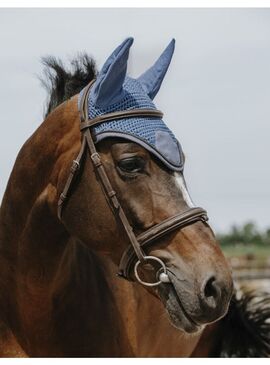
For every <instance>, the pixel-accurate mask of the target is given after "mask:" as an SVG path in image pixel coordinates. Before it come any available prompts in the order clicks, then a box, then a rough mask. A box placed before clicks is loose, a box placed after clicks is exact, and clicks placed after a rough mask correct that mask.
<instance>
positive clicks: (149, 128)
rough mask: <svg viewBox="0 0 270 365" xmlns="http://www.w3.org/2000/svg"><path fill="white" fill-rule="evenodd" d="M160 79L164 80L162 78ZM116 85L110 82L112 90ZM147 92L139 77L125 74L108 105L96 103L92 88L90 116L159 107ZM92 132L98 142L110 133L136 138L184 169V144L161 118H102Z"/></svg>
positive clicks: (173, 166)
mask: <svg viewBox="0 0 270 365" xmlns="http://www.w3.org/2000/svg"><path fill="white" fill-rule="evenodd" d="M167 67H168V66H167ZM166 70H167V69H166ZM98 77H99V76H98ZM97 80H98V79H97ZM159 82H160V84H161V82H162V80H161V81H159ZM94 85H95V84H94ZM113 88H114V85H111V89H112V93H113V92H114V91H113ZM148 94H149V93H147V92H146V91H145V88H144V87H143V84H142V83H141V82H140V81H139V80H138V79H133V78H131V77H128V76H126V77H125V78H124V81H123V84H122V87H121V92H119V94H116V95H114V98H113V102H109V103H108V104H109V105H107V103H103V104H102V106H99V105H96V104H98V103H96V100H95V96H94V92H93V88H92V90H91V92H90V93H89V99H88V106H89V110H88V117H89V119H93V118H95V117H97V116H100V115H103V114H107V113H111V112H116V111H123V110H132V109H156V107H155V105H154V103H153V101H152V99H151V98H150V97H149V96H148ZM92 134H93V137H94V139H95V143H98V142H100V141H102V140H103V139H105V138H109V137H118V138H119V137H120V138H124V139H127V140H130V141H133V142H136V143H138V144H139V145H141V146H143V147H144V148H146V149H147V150H148V151H150V152H151V153H153V154H154V155H155V156H156V157H158V158H159V159H160V160H161V161H162V162H163V163H164V164H165V165H166V166H167V167H168V168H169V169H171V170H174V171H181V170H182V169H183V153H182V150H181V146H180V144H179V142H178V141H177V139H176V137H175V136H174V134H173V133H172V131H171V130H170V129H169V128H168V127H167V126H166V124H165V123H164V121H163V120H162V119H160V118H157V117H132V118H123V119H118V120H112V121H108V122H103V123H101V124H99V125H97V126H95V127H92Z"/></svg>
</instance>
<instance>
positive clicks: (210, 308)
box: [158, 269, 233, 333]
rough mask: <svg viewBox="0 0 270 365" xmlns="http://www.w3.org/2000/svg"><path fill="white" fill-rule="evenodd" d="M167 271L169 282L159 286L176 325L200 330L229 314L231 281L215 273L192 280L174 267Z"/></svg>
mask: <svg viewBox="0 0 270 365" xmlns="http://www.w3.org/2000/svg"><path fill="white" fill-rule="evenodd" d="M167 274H168V277H169V280H170V283H164V284H161V285H159V287H158V293H159V296H160V298H161V301H162V302H163V304H164V306H165V308H166V310H167V312H168V314H169V317H170V320H171V322H172V324H173V325H174V326H175V327H177V328H178V329H181V330H183V331H185V332H187V333H193V332H198V331H199V330H201V329H202V328H204V326H205V325H206V324H209V323H212V322H215V321H217V320H219V319H221V318H222V317H223V316H225V315H226V313H227V310H228V306H229V303H230V299H231V296H232V291H233V286H232V282H231V281H230V280H226V279H225V280H223V279H222V278H221V277H219V276H218V275H216V276H215V275H214V274H211V275H209V274H208V276H207V277H206V278H204V280H201V281H198V280H190V279H188V278H184V277H181V275H179V273H176V272H175V270H171V269H167Z"/></svg>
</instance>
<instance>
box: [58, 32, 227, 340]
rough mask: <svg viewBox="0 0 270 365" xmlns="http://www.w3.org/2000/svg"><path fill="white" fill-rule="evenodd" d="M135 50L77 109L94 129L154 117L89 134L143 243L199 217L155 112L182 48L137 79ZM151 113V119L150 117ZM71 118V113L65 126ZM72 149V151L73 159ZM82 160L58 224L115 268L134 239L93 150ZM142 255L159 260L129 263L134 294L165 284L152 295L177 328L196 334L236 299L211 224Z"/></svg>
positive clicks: (170, 235) (181, 231) (178, 153)
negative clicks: (131, 68) (164, 227)
mask: <svg viewBox="0 0 270 365" xmlns="http://www.w3.org/2000/svg"><path fill="white" fill-rule="evenodd" d="M132 43H133V39H132V38H128V39H127V40H125V41H124V42H123V43H122V44H121V45H120V46H119V47H117V48H116V50H115V51H114V52H113V53H112V54H111V56H110V57H109V58H108V60H107V61H106V62H105V64H104V66H103V67H102V69H101V71H100V73H99V74H98V76H97V78H96V80H95V82H94V83H93V85H92V87H91V88H90V89H89V90H88V93H87V94H84V95H83V94H81V95H80V96H79V98H78V99H79V100H78V103H79V104H80V102H82V98H85V100H83V101H84V102H86V106H87V108H86V109H85V110H86V111H85V113H87V115H86V116H85V117H86V119H88V118H89V119H90V120H93V119H95V120H98V119H97V118H100V117H102V116H104V115H108V114H110V113H118V112H119V113H120V114H121V113H122V112H123V111H127V110H128V111H132V110H134V109H136V110H138V109H141V110H142V111H143V110H145V109H147V110H148V114H147V115H145V116H144V115H141V114H140V113H139V114H138V116H136V115H132V116H131V117H130V116H127V117H126V116H125V115H122V114H121V115H120V118H119V117H115V118H113V117H112V118H111V119H109V120H106V121H104V122H102V123H97V124H95V125H92V127H91V135H92V137H93V141H94V143H95V148H96V149H97V151H98V154H99V157H100V161H101V162H102V165H103V167H104V171H105V172H106V176H107V177H108V181H109V183H110V184H111V186H112V187H113V191H114V192H115V193H116V197H117V199H118V201H119V202H120V204H121V209H122V210H123V212H124V214H125V216H126V218H127V221H128V222H129V224H130V226H131V227H132V233H130V235H131V234H134V237H140V235H141V236H142V235H143V234H144V232H145V231H147V230H149V229H150V230H151V229H152V228H155V227H157V226H158V225H159V224H162V222H166V220H170V218H171V217H177V216H179V215H181V214H186V212H189V211H190V210H192V209H195V208H194V204H193V202H192V199H191V198H190V195H189V193H188V189H187V186H186V183H185V179H184V174H183V170H184V153H183V151H182V148H181V145H180V143H179V142H178V141H177V139H176V137H175V136H174V134H173V133H172V132H171V130H170V129H169V128H168V127H167V126H166V124H165V123H164V121H163V119H162V118H161V114H158V113H157V110H156V107H155V105H154V103H153V99H154V97H155V95H156V94H157V92H158V90H159V88H160V86H161V83H162V81H163V78H164V76H165V74H166V72H167V69H168V67H169V64H170V61H171V58H172V55H173V52H174V44H175V42H174V40H173V41H171V43H170V44H169V45H168V47H167V48H166V49H165V51H164V52H163V53H162V54H161V56H160V57H159V58H158V60H157V61H156V62H155V64H154V65H153V66H152V67H151V68H150V69H148V70H147V71H146V72H145V73H143V74H142V75H141V76H140V77H139V78H137V79H134V78H131V77H129V76H127V74H126V73H127V62H128V56H129V50H130V47H131V45H132ZM75 99H76V102H77V97H76V98H75ZM149 110H150V112H151V110H152V111H154V112H153V116H151V115H150V114H149ZM114 115H116V114H114ZM68 116H69V114H68V112H66V114H64V117H68ZM74 128H75V129H76V133H75V134H76V140H75V139H74V138H75V137H74V136H73V134H72V133H69V134H68V135H66V136H64V138H63V141H62V143H61V147H59V148H62V149H63V151H65V153H64V152H63V154H62V155H61V166H62V168H61V169H60V171H59V174H58V175H57V176H58V180H57V184H56V185H57V190H58V192H57V195H58V196H59V195H60V193H61V191H62V189H63V187H64V185H65V182H66V179H67V176H68V171H67V168H66V166H68V163H69V162H70V160H71V158H72V159H74V151H75V150H76V149H79V148H80V142H79V138H78V136H79V132H78V126H76V127H74ZM88 130H89V128H88ZM71 142H72V143H74V146H73V148H72V149H70V148H69V149H68V148H67V147H66V146H67V145H68V144H70V143H71ZM85 143H86V142H85ZM67 151H68V152H67ZM80 158H81V160H80V164H81V165H82V167H80V170H79V173H77V175H76V181H75V183H74V184H73V185H72V188H71V189H70V191H69V195H68V199H66V201H65V204H64V206H63V211H62V215H61V220H62V222H63V224H64V225H65V227H66V229H67V231H68V232H69V233H70V234H71V235H72V236H75V237H77V238H78V239H79V240H80V241H81V242H82V243H83V244H84V245H86V246H88V247H89V248H90V249H91V250H93V252H95V253H96V254H97V255H98V256H100V257H106V258H107V260H108V261H110V262H111V263H112V265H114V266H115V267H118V265H119V263H120V262H121V259H122V256H123V252H126V251H127V249H128V246H129V239H128V235H127V232H126V230H125V229H124V228H123V225H121V222H120V221H119V217H118V216H117V214H115V212H114V211H113V209H112V207H111V204H110V202H109V201H108V200H109V198H108V194H107V195H106V194H104V186H103V185H102V184H101V182H100V176H99V175H98V173H97V169H96V168H95V166H94V165H93V161H92V160H91V153H89V150H88V149H87V148H86V149H84V150H83V151H82V153H81V156H80ZM63 166H64V167H65V168H64V167H63ZM193 211H194V210H192V212H193ZM169 222H171V220H170V221H169ZM143 251H144V253H145V254H146V255H147V256H148V257H149V256H150V257H154V259H149V260H145V261H144V262H142V263H140V262H139V261H138V263H137V266H136V270H135V271H134V265H135V264H136V261H134V260H133V261H132V260H131V264H130V266H131V269H130V272H129V276H128V280H130V282H131V284H130V285H133V286H134V288H136V287H137V286H139V285H141V283H138V280H137V279H138V278H139V281H141V282H143V283H144V282H145V283H152V282H155V283H156V282H157V280H158V284H159V285H154V286H147V285H146V286H145V289H146V290H147V291H148V293H150V294H151V295H154V296H156V297H158V298H159V299H160V300H161V302H162V303H163V305H164V307H165V309H166V311H167V313H168V315H169V318H170V320H171V322H172V324H173V325H174V326H175V327H177V328H178V329H180V330H182V331H185V332H188V333H191V332H197V331H199V330H200V329H202V328H203V327H204V325H206V324H208V323H211V322H214V321H216V320H218V319H220V318H221V317H223V316H224V315H225V314H226V312H227V309H228V305H229V302H230V298H231V295H232V278H231V273H230V269H229V267H228V264H227V262H226V260H225V258H224V256H223V254H222V252H221V249H220V247H219V245H218V243H217V241H216V239H215V236H214V234H213V231H212V230H211V228H210V226H209V224H208V223H207V222H206V220H205V219H200V217H199V218H198V219H195V220H187V221H186V224H182V225H181V227H180V226H179V227H176V228H175V229H173V230H169V231H168V232H165V231H163V232H162V235H160V236H158V237H155V239H154V240H152V241H151V243H150V244H148V245H145V247H143ZM132 252H133V251H132ZM160 263H161V266H160ZM163 265H164V267H163ZM162 274H163V275H162ZM120 276H121V272H120ZM159 279H160V280H159ZM118 280H121V278H119V279H118Z"/></svg>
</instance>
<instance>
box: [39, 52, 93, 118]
mask: <svg viewBox="0 0 270 365" xmlns="http://www.w3.org/2000/svg"><path fill="white" fill-rule="evenodd" d="M42 63H43V65H44V66H45V67H44V74H45V77H44V78H41V82H42V85H43V86H44V87H45V89H46V90H47V92H48V101H47V104H46V110H45V117H47V115H48V114H49V113H50V112H51V111H52V110H53V109H55V108H56V107H57V106H58V105H60V104H61V103H63V102H64V101H65V100H67V99H69V98H70V97H72V96H73V95H76V94H77V93H79V92H80V91H81V89H83V88H84V87H85V86H86V85H87V84H88V83H89V82H90V81H91V80H93V78H94V77H95V76H96V73H97V72H96V65H95V62H94V60H93V59H92V58H91V57H89V56H88V55H87V54H82V55H79V56H78V57H76V58H74V59H73V60H72V61H71V62H70V65H71V68H70V69H68V68H66V67H65V66H64V65H63V63H62V61H61V60H59V59H56V58H55V57H51V56H48V57H44V58H42Z"/></svg>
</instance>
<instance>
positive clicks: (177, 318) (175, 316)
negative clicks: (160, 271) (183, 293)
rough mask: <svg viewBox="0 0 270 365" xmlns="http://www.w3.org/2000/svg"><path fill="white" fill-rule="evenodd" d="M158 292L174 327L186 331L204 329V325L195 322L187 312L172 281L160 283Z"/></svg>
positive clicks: (195, 331)
mask: <svg viewBox="0 0 270 365" xmlns="http://www.w3.org/2000/svg"><path fill="white" fill-rule="evenodd" d="M158 294H159V297H160V299H161V301H162V303H163V305H164V307H165V309H166V312H167V314H168V316H169V319H170V322H171V324H172V325H173V326H174V327H175V328H177V329H179V330H181V331H184V332H186V333H198V332H201V331H202V330H203V329H204V327H205V326H204V325H202V324H198V323H196V322H195V320H194V319H193V318H191V316H190V315H189V314H188V313H187V311H186V310H185V308H184V306H183V304H182V302H181V299H180V297H179V295H178V294H177V291H176V289H175V287H174V285H173V283H167V284H161V285H160V286H159V287H158Z"/></svg>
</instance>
